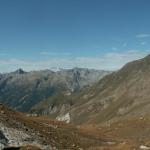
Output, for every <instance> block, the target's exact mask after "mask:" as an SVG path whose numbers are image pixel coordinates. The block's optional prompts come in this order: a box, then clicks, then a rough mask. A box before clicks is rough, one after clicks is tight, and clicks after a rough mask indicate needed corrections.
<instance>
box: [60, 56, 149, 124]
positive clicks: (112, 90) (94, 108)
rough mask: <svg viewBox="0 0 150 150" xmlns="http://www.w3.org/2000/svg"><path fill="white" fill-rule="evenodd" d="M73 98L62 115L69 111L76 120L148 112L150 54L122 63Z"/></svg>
mask: <svg viewBox="0 0 150 150" xmlns="http://www.w3.org/2000/svg"><path fill="white" fill-rule="evenodd" d="M73 99H75V100H73V101H75V104H74V105H72V106H71V107H70V109H68V110H67V111H65V112H64V116H65V115H66V114H67V113H69V115H70V120H71V121H72V122H73V123H76V124H82V123H96V124H100V123H104V122H113V121H116V120H119V119H123V118H124V119H125V118H132V117H139V118H140V117H142V116H148V115H150V55H148V56H147V57H145V58H143V59H141V60H137V61H133V62H130V63H128V64H126V65H125V66H124V67H123V68H122V69H120V70H119V71H117V72H113V73H111V74H110V75H107V76H105V77H104V78H103V79H101V80H100V81H99V82H98V83H96V84H95V85H94V86H92V87H91V88H89V89H86V90H83V91H82V92H81V93H80V94H79V95H78V94H77V95H75V96H74V97H73ZM62 117H63V115H62Z"/></svg>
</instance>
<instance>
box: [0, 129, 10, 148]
mask: <svg viewBox="0 0 150 150" xmlns="http://www.w3.org/2000/svg"><path fill="white" fill-rule="evenodd" d="M7 144H8V139H7V138H6V137H5V135H4V134H3V132H2V131H1V130H0V149H3V148H4V147H5V146H6V145H7Z"/></svg>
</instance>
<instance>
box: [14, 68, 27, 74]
mask: <svg viewBox="0 0 150 150" xmlns="http://www.w3.org/2000/svg"><path fill="white" fill-rule="evenodd" d="M14 73H16V74H24V73H26V72H25V71H24V70H23V69H21V68H19V69H18V70H16V71H15V72H14Z"/></svg>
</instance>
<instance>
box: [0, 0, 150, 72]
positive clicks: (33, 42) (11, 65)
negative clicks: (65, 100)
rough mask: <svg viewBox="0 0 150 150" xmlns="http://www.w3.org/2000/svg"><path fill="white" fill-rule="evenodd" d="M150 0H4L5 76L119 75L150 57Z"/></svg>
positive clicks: (0, 16)
mask: <svg viewBox="0 0 150 150" xmlns="http://www.w3.org/2000/svg"><path fill="white" fill-rule="evenodd" d="M149 8H150V1H149V0H0V72H9V71H13V70H15V69H17V68H23V69H25V70H41V69H50V68H53V67H61V68H72V67H87V68H95V69H105V70H116V69H119V68H120V67H122V66H123V65H124V64H125V63H127V62H128V61H131V60H134V59H139V58H141V57H144V56H145V55H147V54H149V52H150V44H149V43H150V19H149V18H150V9H149Z"/></svg>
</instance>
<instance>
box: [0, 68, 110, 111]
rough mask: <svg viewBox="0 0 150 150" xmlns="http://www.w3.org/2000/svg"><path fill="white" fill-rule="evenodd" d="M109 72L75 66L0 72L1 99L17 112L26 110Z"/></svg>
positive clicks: (69, 92)
mask: <svg viewBox="0 0 150 150" xmlns="http://www.w3.org/2000/svg"><path fill="white" fill-rule="evenodd" d="M108 73H109V72H107V71H97V70H93V69H91V70H90V69H81V68H74V69H68V70H65V69H61V70H59V71H56V72H54V71H51V70H44V71H32V72H25V71H23V70H22V69H19V70H17V71H15V72H12V73H7V74H0V102H3V103H5V104H6V105H8V106H11V107H13V108H15V109H17V110H20V111H28V110H30V108H31V107H32V106H34V105H35V104H37V103H38V102H40V101H41V100H45V99H47V98H49V99H50V98H51V97H52V96H54V95H59V93H63V94H64V95H70V94H71V93H75V92H77V91H80V90H81V89H82V88H84V87H88V86H91V85H93V84H94V83H95V82H97V81H98V80H99V79H101V78H102V77H103V76H104V75H106V74H108ZM59 101H61V100H60V99H59ZM69 105H70V104H69Z"/></svg>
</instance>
